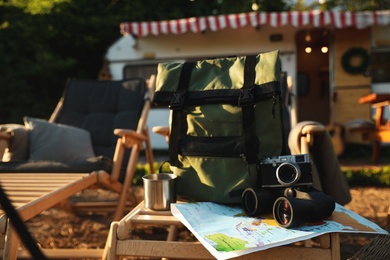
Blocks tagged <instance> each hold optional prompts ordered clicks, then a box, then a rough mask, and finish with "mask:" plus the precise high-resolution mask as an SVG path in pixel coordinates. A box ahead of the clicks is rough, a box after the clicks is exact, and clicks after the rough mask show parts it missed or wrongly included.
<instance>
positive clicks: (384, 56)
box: [370, 50, 390, 83]
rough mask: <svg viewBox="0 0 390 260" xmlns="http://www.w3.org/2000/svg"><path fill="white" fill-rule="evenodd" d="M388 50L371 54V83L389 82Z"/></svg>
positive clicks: (389, 51) (389, 56)
mask: <svg viewBox="0 0 390 260" xmlns="http://www.w3.org/2000/svg"><path fill="white" fill-rule="evenodd" d="M389 61H390V50H388V51H386V52H383V51H381V52H372V53H371V64H370V65H371V69H370V72H371V73H370V74H371V77H372V79H371V80H372V82H373V83H384V82H390V62H389Z"/></svg>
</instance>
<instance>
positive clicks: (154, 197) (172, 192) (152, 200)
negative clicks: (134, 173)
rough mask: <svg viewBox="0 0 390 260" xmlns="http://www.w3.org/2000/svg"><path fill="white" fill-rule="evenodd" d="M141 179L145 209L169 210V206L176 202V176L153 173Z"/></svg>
mask: <svg viewBox="0 0 390 260" xmlns="http://www.w3.org/2000/svg"><path fill="white" fill-rule="evenodd" d="M142 179H143V181H144V194H145V195H144V201H145V207H146V208H148V209H152V210H169V209H170V206H171V205H170V204H171V203H175V202H176V189H175V179H176V175H174V174H173V173H153V174H147V175H145V176H143V177H142Z"/></svg>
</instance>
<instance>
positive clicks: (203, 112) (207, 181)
mask: <svg viewBox="0 0 390 260" xmlns="http://www.w3.org/2000/svg"><path fill="white" fill-rule="evenodd" d="M280 70H281V65H280V60H279V52H278V51H273V52H268V53H262V54H259V55H257V56H246V57H234V58H220V59H209V60H202V61H197V62H185V63H161V64H159V65H158V74H157V82H156V92H155V95H154V98H153V102H154V103H155V104H156V105H157V106H167V105H168V106H169V108H170V109H171V113H170V136H169V157H170V164H171V170H172V171H173V173H174V174H175V175H177V176H178V178H177V195H178V196H182V197H185V198H189V199H193V200H197V201H212V202H217V203H239V202H240V201H241V194H242V192H243V190H244V189H246V188H248V187H252V188H254V187H256V185H257V179H258V178H257V175H258V174H257V164H258V162H259V161H260V160H261V159H264V158H267V157H272V156H278V155H281V154H283V153H284V152H285V151H286V150H285V146H284V145H285V143H286V142H285V140H284V134H283V123H282V102H281V96H280Z"/></svg>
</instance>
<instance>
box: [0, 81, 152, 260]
mask: <svg viewBox="0 0 390 260" xmlns="http://www.w3.org/2000/svg"><path fill="white" fill-rule="evenodd" d="M154 87H155V76H154V75H153V76H152V77H151V78H150V79H149V81H148V84H146V82H145V80H143V79H129V80H126V81H80V80H71V81H69V83H68V85H67V87H66V89H65V92H64V95H63V97H62V99H61V100H60V102H59V104H58V106H57V108H56V109H55V111H54V113H53V115H52V117H51V119H50V121H49V122H42V121H39V120H35V121H34V120H32V123H33V124H35V125H33V126H34V128H32V130H31V129H28V132H29V138H30V139H31V138H33V137H34V136H35V135H36V134H37V133H34V134H32V131H36V130H39V131H42V133H40V134H41V135H42V134H43V138H44V139H45V138H46V139H47V138H51V137H50V136H51V135H53V133H54V132H55V131H56V128H57V127H58V128H66V129H68V128H72V129H73V128H74V127H77V128H83V129H85V130H86V131H87V132H88V133H90V136H91V140H92V147H93V151H94V154H95V155H102V156H97V157H93V158H80V159H79V160H77V159H74V160H72V161H70V160H65V161H54V160H36V157H39V156H41V155H39V156H38V155H36V154H34V156H35V157H34V159H31V154H32V151H31V149H32V148H31V145H32V142H31V140H30V141H29V144H30V152H29V153H27V154H29V156H30V158H27V159H26V160H24V161H22V162H21V161H16V162H15V161H9V162H0V182H1V185H2V187H3V189H4V190H5V192H6V194H7V195H8V196H9V198H10V200H11V201H12V203H13V206H14V207H15V208H16V209H17V212H18V213H19V215H20V217H21V218H22V220H23V221H26V220H29V219H31V218H33V217H34V216H36V215H38V214H39V213H41V212H42V211H44V210H47V209H49V208H50V207H52V206H54V205H56V204H58V203H60V202H62V201H64V200H66V199H67V198H69V197H70V196H72V195H74V194H76V193H77V192H79V191H82V190H85V189H88V188H91V187H99V188H104V189H108V190H111V191H114V192H117V193H118V194H119V197H118V201H117V202H115V204H112V203H110V204H109V205H108V204H107V203H104V202H103V203H102V204H100V205H98V206H99V207H98V208H101V207H107V206H114V207H115V215H114V220H119V219H120V218H121V217H122V216H123V214H124V209H125V206H126V203H127V202H128V201H129V199H130V200H132V202H133V203H135V204H136V203H137V201H136V199H135V196H132V193H131V190H130V188H131V183H132V180H133V177H134V170H135V168H136V164H137V160H138V156H139V153H140V151H141V150H142V148H143V144H146V152H145V153H146V156H147V159H148V162H149V165H150V167H151V170H152V171H153V155H152V151H151V145H150V139H149V133H148V128H147V125H146V120H147V117H148V113H149V109H150V101H151V98H152V95H153V93H154ZM148 89H149V90H148ZM51 122H53V123H57V124H51ZM71 126H72V127H71ZM35 127H36V128H37V129H35ZM40 127H43V128H45V127H48V128H49V131H46V130H47V129H43V130H42V129H40ZM2 129H3V131H2V134H4V133H7V131H4V128H2ZM14 130H16V129H14ZM62 130H63V129H62ZM45 131H46V132H45ZM72 131H73V130H72ZM12 132H17V131H12V130H11V131H8V133H12ZM65 132H66V131H65ZM65 134H66V133H65ZM65 134H64V132H60V136H55V137H53V138H55V140H53V142H56V141H58V139H60V140H61V141H62V140H65ZM72 134H74V133H73V132H72ZM38 137H39V136H38ZM40 137H42V136H40ZM14 138H16V136H10V135H9V136H6V139H9V140H10V142H12V141H14V140H13V139H14ZM46 141H47V143H51V142H49V141H48V140H46ZM78 142H82V141H81V139H80V137H78V136H77V137H74V138H73V139H71V140H66V141H63V142H62V143H63V145H64V147H63V146H62V145H57V147H55V149H51V150H50V151H51V153H53V154H54V156H61V153H62V152H63V151H62V149H65V146H67V143H72V144H74V143H76V144H77V143H78ZM40 145H46V143H45V144H40ZM84 146H88V144H84V143H83V144H82V146H81V148H83V147H84ZM34 149H36V147H35V148H34ZM8 152H11V153H12V151H11V150H10V151H8ZM79 153H81V151H79V150H77V149H73V150H70V155H71V157H72V156H73V155H77V154H79ZM59 154H60V155H59ZM47 156H49V157H50V154H49V155H47ZM126 156H129V157H128V158H129V159H128V161H127V160H123V158H124V157H125V158H127V157H126ZM135 204H134V205H135ZM82 206H84V207H87V208H88V210H93V209H98V208H96V207H95V206H96V205H95V204H94V203H93V202H91V203H84V204H83V205H82ZM0 214H1V215H0V216H1V217H0V236H1V240H0V248H1V249H2V250H1V252H2V255H3V259H11V260H12V259H16V258H17V256H18V254H19V255H23V252H22V251H20V252H18V250H17V249H18V241H19V240H18V237H17V236H16V234H15V233H14V230H13V228H12V226H11V225H10V224H9V221H8V219H7V216H6V215H5V214H4V212H3V211H0ZM59 251H60V250H46V252H45V253H46V254H49V255H48V256H56V257H58V256H60V257H72V258H73V257H75V258H77V257H90V256H93V254H94V253H92V252H90V251H88V250H87V251H83V250H81V251H80V252H76V251H75V250H64V252H63V253H61V252H59ZM95 251H96V250H95ZM97 252H98V254H99V255H101V252H99V251H97ZM95 255H96V253H95Z"/></svg>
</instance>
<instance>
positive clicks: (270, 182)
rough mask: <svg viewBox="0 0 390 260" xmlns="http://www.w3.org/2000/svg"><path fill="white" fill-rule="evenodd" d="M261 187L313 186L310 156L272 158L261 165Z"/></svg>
mask: <svg viewBox="0 0 390 260" xmlns="http://www.w3.org/2000/svg"><path fill="white" fill-rule="evenodd" d="M259 172H260V176H259V177H260V182H261V184H260V185H261V187H263V188H265V187H290V186H298V185H306V186H307V185H311V184H312V176H311V162H310V158H309V155H307V154H299V155H284V156H279V157H271V158H267V159H264V160H262V161H260V164H259Z"/></svg>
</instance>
